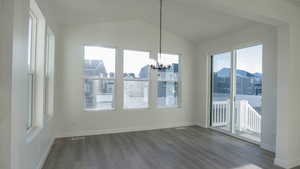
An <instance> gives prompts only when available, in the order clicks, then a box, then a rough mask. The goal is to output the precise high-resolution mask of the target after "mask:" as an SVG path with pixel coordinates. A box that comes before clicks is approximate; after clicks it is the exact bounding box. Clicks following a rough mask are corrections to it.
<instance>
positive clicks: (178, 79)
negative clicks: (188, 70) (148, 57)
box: [155, 52, 182, 109]
mask: <svg viewBox="0 0 300 169" xmlns="http://www.w3.org/2000/svg"><path fill="white" fill-rule="evenodd" d="M162 54H166V55H177V56H178V77H177V80H161V79H159V77H158V74H159V72H158V71H156V72H155V75H156V76H157V80H156V86H157V88H156V94H155V105H156V108H157V109H172V108H174V109H177V108H181V107H182V102H181V100H182V99H181V97H182V95H181V91H182V86H181V85H182V54H178V53H170V52H163V53H162ZM158 56H159V53H156V57H157V58H158ZM159 82H167V83H168V82H172V83H174V82H177V90H178V91H177V93H178V94H177V104H176V105H175V106H159V105H158V87H159V86H158V83H159Z"/></svg>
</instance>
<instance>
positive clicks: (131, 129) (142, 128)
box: [56, 122, 195, 138]
mask: <svg viewBox="0 0 300 169" xmlns="http://www.w3.org/2000/svg"><path fill="white" fill-rule="evenodd" d="M193 125H195V123H192V122H183V123H173V124H168V125H160V126H137V127H126V128H119V129H102V130H81V131H71V132H66V133H61V134H59V135H57V136H56V138H64V137H76V136H91V135H101V134H113V133H125V132H134V131H147V130H157V129H166V128H175V127H183V126H193Z"/></svg>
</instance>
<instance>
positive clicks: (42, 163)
mask: <svg viewBox="0 0 300 169" xmlns="http://www.w3.org/2000/svg"><path fill="white" fill-rule="evenodd" d="M54 141H55V138H54V137H53V138H52V139H51V141H50V143H49V145H48V147H47V150H46V152H45V153H44V154H43V155H42V156H41V159H40V161H39V163H38V165H37V167H36V169H42V168H43V166H44V164H45V162H46V160H47V157H48V155H49V153H50V150H51V147H52V146H53V144H54Z"/></svg>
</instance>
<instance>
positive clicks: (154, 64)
mask: <svg viewBox="0 0 300 169" xmlns="http://www.w3.org/2000/svg"><path fill="white" fill-rule="evenodd" d="M162 21H163V0H160V13H159V53H158V58H157V60H155V59H150V63H149V65H150V67H151V69H153V70H166V69H170V68H171V64H168V63H165V61H164V59H163V58H162Z"/></svg>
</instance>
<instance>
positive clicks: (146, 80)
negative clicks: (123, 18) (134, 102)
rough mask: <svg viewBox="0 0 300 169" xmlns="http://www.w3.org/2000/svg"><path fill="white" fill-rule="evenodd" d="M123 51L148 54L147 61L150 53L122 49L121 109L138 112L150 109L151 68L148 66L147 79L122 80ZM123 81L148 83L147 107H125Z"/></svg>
mask: <svg viewBox="0 0 300 169" xmlns="http://www.w3.org/2000/svg"><path fill="white" fill-rule="evenodd" d="M125 51H135V52H144V53H148V54H149V55H148V56H149V59H150V58H151V53H152V52H151V51H147V50H140V49H129V48H123V49H122V63H121V64H122V83H123V84H122V85H123V93H122V99H123V102H122V109H124V110H140V109H150V102H151V100H150V99H151V97H150V95H151V94H150V92H151V90H150V88H151V79H152V78H151V68H150V66H149V67H148V79H142V78H139V79H137V78H136V79H129V78H124V73H125V72H124V65H125V64H124V58H125ZM125 81H138V82H148V89H147V91H148V97H147V99H148V102H147V107H125V99H124V97H125Z"/></svg>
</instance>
